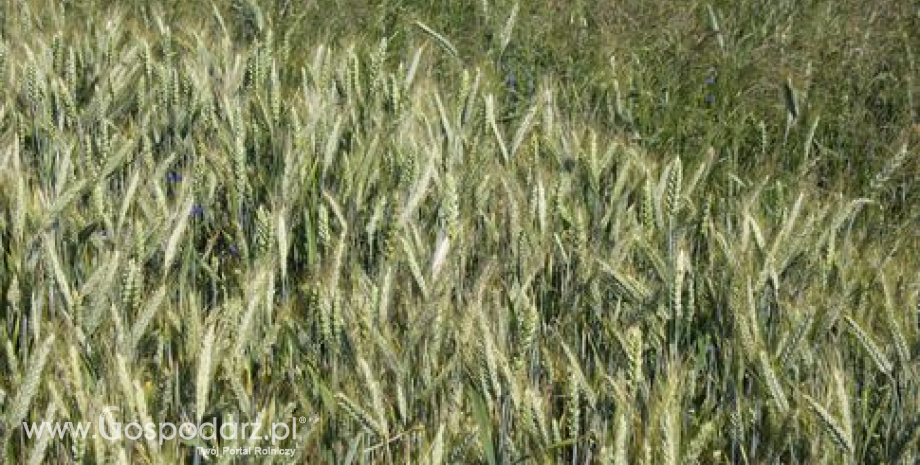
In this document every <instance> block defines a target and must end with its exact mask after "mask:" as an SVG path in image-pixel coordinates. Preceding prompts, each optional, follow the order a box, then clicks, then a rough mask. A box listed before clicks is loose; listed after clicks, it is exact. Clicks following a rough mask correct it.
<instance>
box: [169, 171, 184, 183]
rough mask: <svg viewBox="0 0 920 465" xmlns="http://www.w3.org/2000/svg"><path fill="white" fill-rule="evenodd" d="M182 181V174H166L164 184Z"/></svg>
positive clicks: (173, 172)
mask: <svg viewBox="0 0 920 465" xmlns="http://www.w3.org/2000/svg"><path fill="white" fill-rule="evenodd" d="M181 180H182V174H181V173H178V172H176V171H170V172H168V173H166V182H170V183H176V182H179V181H181Z"/></svg>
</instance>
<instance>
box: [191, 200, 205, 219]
mask: <svg viewBox="0 0 920 465" xmlns="http://www.w3.org/2000/svg"><path fill="white" fill-rule="evenodd" d="M191 215H192V218H203V217H204V207H202V206H201V204H197V203H196V204H195V205H194V206H192V212H191Z"/></svg>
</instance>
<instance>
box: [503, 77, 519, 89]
mask: <svg viewBox="0 0 920 465" xmlns="http://www.w3.org/2000/svg"><path fill="white" fill-rule="evenodd" d="M505 85H506V86H508V88H509V89H511V90H512V91H514V90H515V89H517V78H516V77H514V73H511V74H509V75H508V78H507V79H506V80H505Z"/></svg>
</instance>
